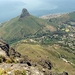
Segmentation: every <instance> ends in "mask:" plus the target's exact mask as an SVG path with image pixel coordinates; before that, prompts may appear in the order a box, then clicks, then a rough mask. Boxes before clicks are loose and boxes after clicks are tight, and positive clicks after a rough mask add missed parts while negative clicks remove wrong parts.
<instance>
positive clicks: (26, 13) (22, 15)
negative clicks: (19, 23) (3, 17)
mask: <svg viewBox="0 0 75 75" xmlns="http://www.w3.org/2000/svg"><path fill="white" fill-rule="evenodd" d="M26 16H30V14H29V12H28V10H27V9H25V8H23V9H22V13H21V15H20V19H21V18H24V17H26Z"/></svg>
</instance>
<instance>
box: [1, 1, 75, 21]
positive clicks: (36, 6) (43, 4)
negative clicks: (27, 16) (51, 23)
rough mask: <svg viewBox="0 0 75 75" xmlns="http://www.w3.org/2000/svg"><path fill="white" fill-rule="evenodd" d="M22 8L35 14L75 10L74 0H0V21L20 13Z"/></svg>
mask: <svg viewBox="0 0 75 75" xmlns="http://www.w3.org/2000/svg"><path fill="white" fill-rule="evenodd" d="M23 8H26V9H27V10H28V11H29V12H30V13H31V14H32V15H35V16H42V15H46V14H53V13H64V12H70V11H74V10H75V0H0V22H4V21H7V20H9V19H11V18H13V17H16V16H18V15H20V14H21V11H22V9H23Z"/></svg>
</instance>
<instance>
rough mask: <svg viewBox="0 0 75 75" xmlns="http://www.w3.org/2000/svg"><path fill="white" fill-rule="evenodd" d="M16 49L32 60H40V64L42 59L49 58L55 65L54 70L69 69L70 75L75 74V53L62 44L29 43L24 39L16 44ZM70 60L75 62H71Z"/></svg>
mask: <svg viewBox="0 0 75 75" xmlns="http://www.w3.org/2000/svg"><path fill="white" fill-rule="evenodd" d="M15 49H16V50H17V51H18V52H20V53H21V54H22V55H24V56H27V57H28V59H29V60H31V61H32V62H38V64H40V63H39V61H40V59H41V60H46V59H49V60H50V61H51V63H52V65H53V67H52V69H51V70H52V71H55V72H57V73H58V72H63V71H67V72H68V73H69V75H73V74H75V72H74V70H75V68H74V64H75V61H74V59H75V58H74V57H75V55H74V54H73V53H69V52H67V51H66V50H65V49H64V48H63V47H62V46H59V45H56V44H55V45H52V46H50V45H39V44H27V43H25V42H23V40H22V42H19V43H17V44H16V45H15ZM72 58H74V59H72ZM63 59H66V60H67V61H69V62H66V61H64V60H63ZM70 62H71V63H74V64H71V63H70Z"/></svg>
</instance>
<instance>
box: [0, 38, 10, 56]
mask: <svg viewBox="0 0 75 75" xmlns="http://www.w3.org/2000/svg"><path fill="white" fill-rule="evenodd" d="M1 53H2V54H1ZM0 54H1V55H3V56H4V55H7V56H9V45H8V44H7V43H5V42H4V41H3V40H1V39H0Z"/></svg>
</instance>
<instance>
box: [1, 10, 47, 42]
mask: <svg viewBox="0 0 75 75" xmlns="http://www.w3.org/2000/svg"><path fill="white" fill-rule="evenodd" d="M24 10H25V9H24ZM24 10H23V11H24ZM23 11H22V14H21V15H20V16H18V17H16V18H13V19H11V20H9V21H8V22H5V23H2V24H1V26H0V36H1V38H2V39H4V40H6V41H7V42H8V43H9V42H10V43H12V42H14V41H15V40H16V41H18V40H20V39H23V38H27V36H31V35H33V34H35V33H36V32H37V31H39V30H41V28H43V27H44V26H45V22H46V20H43V19H39V18H37V17H34V16H32V15H30V14H29V13H28V11H24V12H23ZM28 14H29V15H28ZM22 16H23V17H22Z"/></svg>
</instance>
